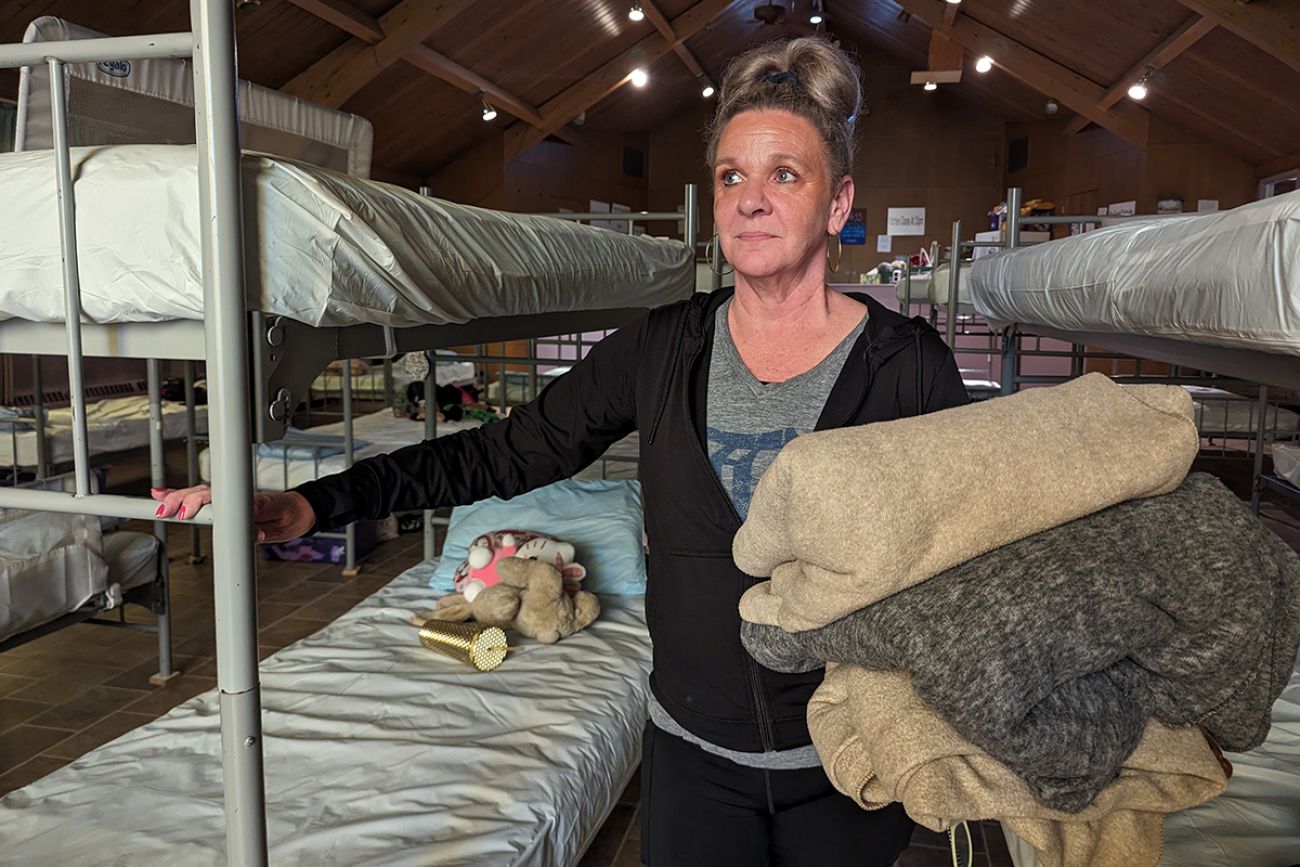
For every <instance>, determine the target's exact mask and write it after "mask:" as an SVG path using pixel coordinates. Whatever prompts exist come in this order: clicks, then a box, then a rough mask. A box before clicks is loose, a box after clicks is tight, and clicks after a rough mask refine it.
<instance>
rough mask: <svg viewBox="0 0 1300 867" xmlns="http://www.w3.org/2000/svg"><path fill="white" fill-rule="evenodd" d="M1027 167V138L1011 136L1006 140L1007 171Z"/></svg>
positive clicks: (1016, 170) (1015, 170)
mask: <svg viewBox="0 0 1300 867" xmlns="http://www.w3.org/2000/svg"><path fill="white" fill-rule="evenodd" d="M1027 168H1029V138H1028V136H1024V137H1021V138H1013V139H1012V140H1011V141H1009V142H1007V171H1008V172H1018V171H1021V170H1022V169H1027Z"/></svg>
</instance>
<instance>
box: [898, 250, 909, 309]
mask: <svg viewBox="0 0 1300 867" xmlns="http://www.w3.org/2000/svg"><path fill="white" fill-rule="evenodd" d="M898 312H899V313H902V314H903V315H904V316H911V315H912V259H911V257H910V256H909V257H907V258H905V259H903V309H902V310H900V311H898Z"/></svg>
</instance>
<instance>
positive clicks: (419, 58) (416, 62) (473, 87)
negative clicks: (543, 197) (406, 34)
mask: <svg viewBox="0 0 1300 867" xmlns="http://www.w3.org/2000/svg"><path fill="white" fill-rule="evenodd" d="M402 59H403V60H405V61H406V62H407V63H409V64H411V65H412V66H414V67H415V68H417V69H422V70H424V71H425V72H427V73H429V74H430V75H433V76H436V77H438V78H441V79H442V80H443V81H445V82H447V83H448V84H450V85H453V86H455V87H459V88H460V89H461V90H463V91H465V92H466V93H472V94H476V95H477V94H478V93H480V92H481V93H482V94H483V95H484V96H486V97H488V98H489V101H490V102H491V103H492V105H493V106H494V107H495V108H499V109H501V110H502V111H504V112H507V113H509V114H512V115H514V116H515V117H517V118H519V119H520V120H522V121H524V122H525V123H529V124H532V125H534V126H539V125H540V124H541V123H542V115H541V113H540V112H538V110H537V107H536V106H534V105H532V104H531V103H528V102H525V101H524V100H522V99H520V98H519V97H517V96H515V95H514V94H513V93H510V92H509V91H506V90H503V89H501V88H500V87H498V86H497V85H496V84H494V83H492V82H491V81H488V80H487V79H486V78H484V77H483V76H481V75H479V74H478V73H477V72H475V71H474V70H472V69H469V68H467V67H464V66H461V65H460V64H459V63H457V62H456V61H454V60H452V59H451V58H450V57H447V56H446V55H445V54H440V53H439V52H437V51H434V50H433V49H432V48H429V47H428V46H427V45H417V46H415V47H414V48H412V49H411V50H410V51H408V52H406V54H404V55H403V56H402ZM553 135H555V136H556V137H558V138H561V139H564V140H565V141H567V142H568V143H569V144H581V143H582V141H583V138H582V136H581V135H580V134H579V133H578V131H577V130H575V129H573V128H572V127H567V126H566V127H561V128H560V129H557V130H555V132H554V133H553Z"/></svg>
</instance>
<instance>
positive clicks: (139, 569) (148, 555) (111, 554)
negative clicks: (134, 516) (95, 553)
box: [104, 530, 158, 590]
mask: <svg viewBox="0 0 1300 867" xmlns="http://www.w3.org/2000/svg"><path fill="white" fill-rule="evenodd" d="M104 562H105V563H107V564H108V580H109V581H110V582H115V583H117V584H118V585H119V586H120V587H121V588H122V589H123V590H130V589H131V588H132V587H139V586H140V585H141V584H148V583H149V582H151V581H153V579H154V578H155V577H157V575H158V540H157V539H155V538H154V537H153V536H152V535H150V534H149V533H135V532H132V531H130V530H119V531H118V532H116V533H105V534H104Z"/></svg>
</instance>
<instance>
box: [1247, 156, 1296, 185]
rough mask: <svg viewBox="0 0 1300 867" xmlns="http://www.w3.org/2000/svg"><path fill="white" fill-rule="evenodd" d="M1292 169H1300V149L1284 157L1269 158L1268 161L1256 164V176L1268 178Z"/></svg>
mask: <svg viewBox="0 0 1300 867" xmlns="http://www.w3.org/2000/svg"><path fill="white" fill-rule="evenodd" d="M1292 169H1300V151H1296V152H1295V153H1293V154H1289V155H1287V156H1284V157H1278V158H1277V159H1275V160H1269V161H1268V162H1266V163H1260V164H1259V165H1257V166H1255V177H1257V178H1267V177H1270V176H1271V175H1280V174H1282V172H1289V171H1291V170H1292Z"/></svg>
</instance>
